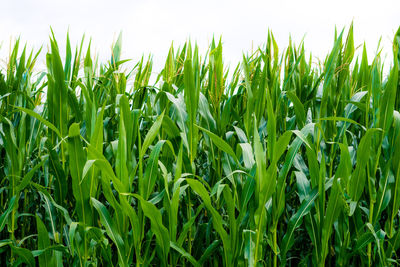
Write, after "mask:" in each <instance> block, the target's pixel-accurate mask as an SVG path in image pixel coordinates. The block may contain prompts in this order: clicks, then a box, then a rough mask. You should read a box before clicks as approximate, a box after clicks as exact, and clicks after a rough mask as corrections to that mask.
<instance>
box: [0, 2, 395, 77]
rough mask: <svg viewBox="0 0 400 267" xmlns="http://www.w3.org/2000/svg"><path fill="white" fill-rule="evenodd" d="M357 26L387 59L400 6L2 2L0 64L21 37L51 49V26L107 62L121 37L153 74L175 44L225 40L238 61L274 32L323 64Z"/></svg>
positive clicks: (371, 48) (229, 58) (227, 55)
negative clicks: (336, 40) (339, 34)
mask: <svg viewBox="0 0 400 267" xmlns="http://www.w3.org/2000/svg"><path fill="white" fill-rule="evenodd" d="M352 20H353V21H354V35H355V41H356V45H361V44H362V43H363V42H364V41H365V42H366V43H367V48H368V52H369V54H370V56H371V55H373V54H374V53H375V51H376V48H377V44H378V40H379V38H380V37H382V46H383V47H384V50H383V51H384V53H386V54H387V53H388V52H389V51H391V41H392V39H393V35H394V33H395V32H396V30H397V28H398V27H399V26H400V1H399V0H381V1H368V0H364V1H360V0H357V1H351V0H344V1H343V0H336V1H323V0H319V1H317V0H302V1H289V0H275V1H255V0H247V1H235V0H231V1H208V0H205V1H183V0H182V1H179V0H165V1H156V0H150V1H121V0H112V1H111V0H107V1H106V0H86V1H85V0H81V1H77V0H69V1H57V0H35V1H28V0H18V1H17V0H15V1H2V3H1V9H0V36H1V38H0V43H2V45H1V48H0V58H1V59H2V60H4V59H5V58H6V55H8V52H9V44H10V38H15V37H18V36H21V39H22V41H23V42H27V43H28V44H29V45H30V46H34V47H35V48H39V47H40V46H41V45H44V49H45V50H46V49H47V45H48V36H49V34H50V26H51V27H52V28H53V30H54V32H55V35H56V37H57V40H58V41H59V44H60V45H61V44H63V45H64V42H65V36H66V32H67V30H68V28H69V30H70V36H71V40H72V43H73V44H77V43H78V42H79V41H80V38H81V36H82V35H83V34H84V33H85V34H86V36H87V37H91V38H92V45H93V47H94V48H95V51H96V52H97V53H98V54H99V56H100V59H105V58H107V59H108V58H109V55H110V53H111V52H110V51H111V45H112V43H113V41H115V39H116V38H117V36H118V34H119V32H120V31H122V35H123V44H122V48H123V51H122V52H123V53H122V56H123V58H130V59H133V60H134V61H137V60H139V59H140V57H141V55H142V54H145V55H147V54H149V53H152V54H153V55H154V60H155V71H159V70H160V69H161V68H162V64H163V60H164V59H165V58H166V54H167V52H168V49H169V46H170V44H171V42H172V41H174V46H178V45H181V44H183V43H184V41H185V40H187V39H188V38H189V37H190V38H191V40H192V41H197V42H198V44H199V46H200V48H201V51H203V54H204V53H205V52H206V48H207V44H208V43H209V41H210V40H211V38H212V36H213V35H214V36H216V37H217V38H218V37H219V36H222V40H223V44H224V46H223V49H224V50H223V53H224V59H225V62H226V63H236V62H238V61H239V60H240V58H241V57H242V52H247V51H249V50H250V49H251V47H252V44H253V46H254V47H257V46H259V45H262V44H263V43H265V41H266V39H267V32H268V29H271V30H272V31H273V33H274V35H275V37H276V40H277V42H278V45H279V47H280V48H285V47H286V46H287V45H288V40H289V34H291V36H292V39H293V40H294V41H295V42H296V43H299V42H300V41H301V39H302V38H303V37H305V47H306V50H307V51H312V53H313V55H314V56H318V57H321V58H322V57H324V56H325V54H326V53H327V52H328V51H329V50H330V49H331V47H332V43H333V37H334V29H335V25H336V26H337V27H338V29H339V30H341V29H342V28H343V27H345V28H346V30H345V31H346V32H347V29H348V27H349V25H350V23H351V21H352ZM42 54H43V57H42V59H41V60H42V63H43V61H44V59H43V58H44V54H45V53H42ZM390 57H391V55H390V54H389V55H388V59H387V60H386V61H388V62H389V61H390V60H391V58H390ZM2 66H4V64H2Z"/></svg>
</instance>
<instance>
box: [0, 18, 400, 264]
mask: <svg viewBox="0 0 400 267" xmlns="http://www.w3.org/2000/svg"><path fill="white" fill-rule="evenodd" d="M66 40H67V41H66V44H65V47H64V46H63V47H62V48H63V51H64V50H65V55H64V53H63V55H61V54H60V49H59V47H60V46H59V44H58V43H57V41H56V39H55V37H54V35H51V36H50V40H49V45H48V48H47V50H48V51H47V52H44V51H42V50H38V51H28V49H26V47H23V46H22V45H21V44H20V41H19V40H16V41H15V43H14V45H13V47H12V49H11V51H10V57H9V59H8V62H7V66H6V68H5V69H1V70H0V178H1V184H0V213H1V215H0V262H1V265H2V266H8V265H10V266H37V265H38V266H397V265H399V264H400V210H399V208H400V113H399V112H400V83H399V81H400V80H399V73H400V72H399V64H400V28H399V30H398V31H397V33H396V34H395V36H394V40H393V61H392V60H389V62H386V64H388V68H387V69H388V71H387V72H386V71H384V66H385V67H386V65H384V62H383V61H382V59H381V55H380V50H378V51H377V52H376V55H375V56H374V58H373V60H372V61H370V60H368V56H367V52H366V51H367V50H366V47H365V44H364V46H362V47H359V48H356V47H355V44H354V40H353V26H352V25H350V27H349V28H348V29H346V30H342V31H341V32H339V31H335V35H334V43H333V46H332V48H331V50H330V52H329V53H328V55H327V56H326V57H325V58H324V59H323V60H321V61H320V62H318V63H316V62H315V60H314V59H313V57H312V56H311V55H309V56H308V55H307V53H306V52H305V48H304V44H303V43H301V44H300V45H295V44H294V43H293V42H292V41H290V42H289V44H288V46H287V48H286V49H284V50H279V48H278V45H277V43H276V41H275V38H274V36H273V34H272V32H268V35H267V41H266V43H265V45H264V46H262V47H260V48H259V49H257V50H256V51H255V52H254V53H249V54H245V55H243V60H242V62H241V63H240V64H238V65H237V67H236V68H234V69H233V68H232V69H230V70H229V68H228V66H227V65H224V62H223V56H222V55H223V51H222V42H221V41H215V40H213V41H212V42H211V44H210V46H209V50H208V51H206V53H205V54H204V56H202V55H201V54H200V52H199V51H198V50H199V49H198V47H197V45H192V44H191V42H190V41H188V42H187V43H185V44H184V45H183V46H181V47H179V48H178V49H175V48H174V47H173V46H171V48H170V50H169V53H168V55H167V57H166V61H165V67H164V68H163V70H162V71H161V72H160V73H159V74H158V73H156V72H154V71H153V68H152V67H153V63H152V58H151V57H149V58H145V57H142V58H141V60H140V61H139V62H138V63H137V64H136V65H135V66H134V67H133V68H130V69H126V68H125V66H126V64H128V63H127V60H124V59H121V38H118V40H117V42H116V43H115V44H114V45H113V47H112V53H111V59H110V60H109V61H108V62H105V63H100V62H98V60H97V57H96V56H93V52H92V49H91V46H90V43H89V44H88V45H86V44H85V42H84V40H83V39H82V42H81V43H80V45H78V46H77V47H76V48H72V47H71V42H70V39H69V38H68V37H67V39H66ZM84 44H85V45H84ZM357 49H358V50H357ZM358 52H359V53H358ZM43 53H46V70H45V71H42V72H36V71H35V63H36V62H37V60H38V57H39V55H41V54H43ZM91 53H92V54H91Z"/></svg>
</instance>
